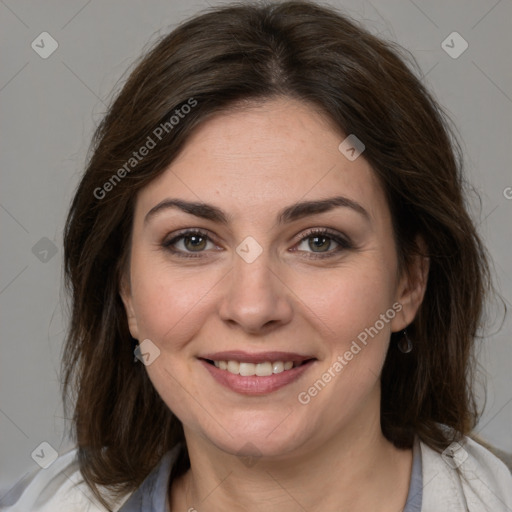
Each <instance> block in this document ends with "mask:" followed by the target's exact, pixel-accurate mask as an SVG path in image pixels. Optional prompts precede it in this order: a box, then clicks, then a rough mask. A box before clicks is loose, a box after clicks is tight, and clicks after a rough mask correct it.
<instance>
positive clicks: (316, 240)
mask: <svg viewBox="0 0 512 512" xmlns="http://www.w3.org/2000/svg"><path fill="white" fill-rule="evenodd" d="M313 240H314V244H315V245H314V247H316V248H317V249H321V248H322V245H325V242H326V241H327V247H328V246H329V242H328V241H329V237H326V236H315V237H313ZM318 240H323V241H324V243H323V244H322V243H321V244H319V245H318V244H317V242H318ZM312 248H313V247H312Z"/></svg>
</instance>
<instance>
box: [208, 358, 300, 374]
mask: <svg viewBox="0 0 512 512" xmlns="http://www.w3.org/2000/svg"><path fill="white" fill-rule="evenodd" d="M213 364H214V365H215V366H216V367H217V368H220V369H221V370H227V371H228V372H230V373H234V374H235V375H242V376H243V377H250V376H252V375H257V376H258V377H268V376H269V375H272V374H273V373H281V372H284V371H285V370H291V369H292V368H293V367H294V363H293V361H286V362H283V361H276V362H270V361H268V362H264V363H258V364H254V363H239V362H238V361H214V362H213ZM295 366H299V364H297V365H295Z"/></svg>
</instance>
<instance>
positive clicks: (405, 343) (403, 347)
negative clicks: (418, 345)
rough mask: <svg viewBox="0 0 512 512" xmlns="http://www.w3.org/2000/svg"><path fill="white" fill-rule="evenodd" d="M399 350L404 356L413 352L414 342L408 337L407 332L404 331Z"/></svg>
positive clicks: (399, 341) (399, 342)
mask: <svg viewBox="0 0 512 512" xmlns="http://www.w3.org/2000/svg"><path fill="white" fill-rule="evenodd" d="M397 345H398V350H400V352H402V353H403V354H408V353H409V352H410V351H411V350H412V341H411V338H409V336H407V330H406V329H404V330H403V331H402V337H401V338H400V340H398V343H397Z"/></svg>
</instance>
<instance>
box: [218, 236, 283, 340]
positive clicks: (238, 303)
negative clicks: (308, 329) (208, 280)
mask: <svg viewBox="0 0 512 512" xmlns="http://www.w3.org/2000/svg"><path fill="white" fill-rule="evenodd" d="M272 263H273V262H272V261H271V258H270V254H269V252H268V249H264V248H263V247H262V246H261V245H259V244H258V243H257V242H256V241H255V240H254V239H251V238H250V237H248V239H245V240H244V241H243V242H242V243H241V244H240V245H239V246H238V247H237V249H236V254H235V255H234V261H233V271H232V272H231V273H230V274H231V279H230V282H229V286H228V287H227V290H226V292H225V295H224V297H223V301H222V306H221V308H220V314H221V317H222V318H223V319H224V320H225V321H230V322H235V323H237V324H239V325H240V326H241V327H242V328H243V329H245V330H248V331H257V330H259V329H261V328H262V327H264V326H266V325H267V324H270V323H275V324H278V323H286V322H288V321H289V320H290V318H291V313H292V308H291V304H290V303H289V297H288V295H287V293H286V287H285V286H284V285H283V283H282V282H281V280H280V279H278V277H277V276H276V275H275V274H276V270H274V269H273V268H272V267H273V266H274V267H275V265H273V264H272Z"/></svg>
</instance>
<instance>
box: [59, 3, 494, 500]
mask: <svg viewBox="0 0 512 512" xmlns="http://www.w3.org/2000/svg"><path fill="white" fill-rule="evenodd" d="M415 66H416V67H417V64H416V63H415V61H414V58H413V57H412V56H411V55H410V54H409V53H408V52H406V51H405V50H404V49H403V48H401V47H399V46H398V45H396V44H395V43H392V42H386V41H384V40H382V39H380V38H378V37H376V36H374V35H372V34H371V33H370V32H369V31H368V30H366V29H365V28H363V27H362V26H361V25H360V24H359V23H358V22H357V21H354V20H352V19H351V18H349V17H348V16H346V15H344V14H342V13H340V12H338V11H336V10H334V9H333V8H330V7H325V6H322V5H319V4H316V3H312V2H305V1H289V2H276V3H269V2H265V3H259V4H255V3H247V4H245V3H243V4H242V3H232V4H229V5H226V6H222V7H217V8H212V9H209V10H208V11H206V12H203V13H200V14H199V15H197V16H195V17H193V18H191V19H189V20H187V21H186V22H184V23H182V24H181V25H179V26H178V27H177V28H175V29H174V30H173V31H172V32H171V33H169V34H167V35H165V36H164V37H162V38H160V39H159V40H158V41H157V42H156V43H155V44H154V45H153V46H152V48H150V49H149V50H148V51H147V52H146V54H145V55H144V56H143V57H142V58H141V60H140V61H139V62H138V63H137V64H136V66H135V67H134V69H133V71H132V72H131V73H130V75H129V77H128V78H127V80H126V82H125V83H124V86H123V87H122V89H121V90H120V92H118V94H117V96H116V97H115V98H114V100H113V102H112V104H111V106H110V107H109V109H108V112H107V113H106V115H105V116H104V118H103V120H102V122H101V124H100V125H99V126H98V128H97V130H96V132H95V135H94V138H93V142H92V146H91V153H90V157H89V160H88V164H87V168H86V170H85V173H84V174H83V176H82V178H81V181H80V183H79V185H78V187H77V190H76V192H75V195H74V198H73V200H72V204H71V207H70V210H69V214H68V217H67V220H66V225H65V231H64V269H65V280H66V289H67V290H68V291H69V294H70V297H71V307H70V325H69V329H68V333H67V338H66V344H65V350H64V355H63V359H62V371H63V398H64V403H65V404H67V405H68V406H69V405H70V404H69V403H71V405H70V406H71V407H73V435H74V437H76V442H77V446H78V454H79V464H80V470H81V473H82V475H83V477H84V479H85V481H86V482H87V484H88V485H89V486H90V487H91V489H93V491H94V492H95V494H96V495H97V497H98V498H99V499H100V500H101V501H102V502H103V503H104V504H106V505H107V504H108V502H107V501H106V500H107V498H106V494H105V493H101V492H100V489H99V486H106V488H107V489H109V490H111V491H112V492H113V493H114V494H116V493H125V492H128V491H132V490H134V489H136V488H137V487H138V486H139V485H140V484H141V482H142V481H143V480H144V478H145V477H146V476H147V475H148V473H149V472H150V471H151V469H152V468H153V467H154V466H155V465H156V464H157V463H158V461H159V460H160V458H161V457H162V456H163V454H164V453H165V452H167V451H168V450H170V449H171V448H173V447H174V446H175V445H176V444H177V443H179V442H184V435H183V428H182V425H181V422H180V421H179V420H178V419H177V418H176V416H175V415H174V414H173V413H172V412H171V411H170V410H169V408H168V407H167V406H166V404H165V403H164V402H163V401H162V399H161V398H160V396H159V395H158V393H157V392H156V391H155V389H154V387H153V385H152V384H151V382H150V380H149V378H148V376H147V373H146V371H145V368H144V366H143V365H142V364H134V352H133V349H134V346H133V340H132V338H131V336H130V332H129V330H128V324H127V318H126V313H125V309H124V306H123V303H122V301H121V298H120V295H119V286H120V279H121V275H122V271H123V269H124V268H125V265H126V263H127V258H128V251H129V242H130V236H131V228H132V220H133V210H134V200H135V197H136V195H137V192H138V191H139V190H141V189H142V188H143V187H144V186H146V185H147V184H148V183H149V182H151V181H152V180H153V179H155V178H156V177H157V176H158V175H159V174H160V173H162V172H163V171H164V170H165V169H166V168H167V167H168V166H169V164H170V163H171V162H172V161H173V159H175V157H176V156H177V155H178V153H179V152H180V150H181V149H182V148H183V146H184V144H185V143H186V142H187V140H188V138H189V136H190V135H191V133H192V132H193V130H194V128H196V127H197V126H198V125H199V124H200V123H202V122H204V121H205V120H206V119H208V118H209V117H210V116H212V115H214V114H216V113H219V112H223V111H229V110H230V109H233V108H237V106H239V105H241V104H242V105H243V104H244V102H263V101H266V100H268V99H271V98H276V97H283V96H284V97H290V98H295V99H298V100H300V101H303V102H306V103H308V104H310V105H313V106H314V107H315V108H316V109H317V110H319V111H321V112H323V113H324V114H325V116H326V117H327V118H328V119H330V120H331V121H332V122H333V123H334V125H335V126H337V127H338V128H339V129H340V131H341V132H342V133H345V134H350V133H354V134H356V135H357V137H358V138H359V139H361V140H362V141H363V142H364V144H365V146H366V149H365V152H364V158H366V159H367V160H368V162H369V163H370V164H371V166H372V168H373V170H374V172H375V174H376V176H377V177H378V179H379V180H380V183H381V185H382V187H383V190H384V191H385V194H386V198H387V201H388V205H389V208H390V211H391V214H392V221H393V229H394V236H395V244H396V250H397V255H398V260H399V265H400V269H401V270H402V271H407V268H408V264H409V262H410V261H411V258H412V257H413V256H414V255H415V254H418V253H419V252H420V248H419V247H418V246H417V245H416V244H415V240H416V238H417V236H418V235H419V236H420V237H421V238H422V239H423V240H424V242H425V245H426V248H427V253H428V257H429V258H430V270H429V277H428V282H427V288H426V293H425V296H424V300H423V303H422V305H421V307H420V309H419V311H418V313H417V316H416V318H415V319H414V321H413V322H412V324H411V325H410V326H409V327H408V333H409V335H410V336H411V338H413V339H414V347H415V349H414V350H413V351H412V352H411V353H410V354H407V355H405V354H402V353H401V352H400V351H399V350H397V348H396V344H395V343H391V344H390V348H389V351H388V353H387V356H386V360H385V364H384V368H383V371H382V376H381V383H382V399H381V427H382V431H383V434H384V435H385V436H386V438H387V439H389V440H390V441H391V442H393V443H394V444H395V445H396V446H397V447H410V446H411V445H412V442H413V438H414V436H415V435H418V436H419V438H420V439H422V440H423V441H424V442H425V443H427V444H428V445H429V446H431V447H433V448H435V449H437V450H442V449H443V448H445V447H446V446H448V445H449V444H450V443H451V442H452V441H454V440H456V439H459V438H460V437H461V436H462V435H464V434H467V433H469V432H470V431H471V430H472V428H473V427H474V425H475V423H476V421H477V418H478V410H477V407H476V401H475V398H474V393H473V390H472V382H473V370H474V367H475V357H474V351H473V348H474V342H475V339H476V338H477V329H478V328H479V326H480V323H481V318H482V311H483V305H484V299H485V296H486V294H487V292H488V291H489V290H490V288H491V284H490V278H489V275H490V274H489V266H488V263H487V256H486V252H485V249H484V247H483V245H482V243H481V241H480V239H479V236H478V234H477V232H476V229H475V225H474V223H473V222H472V220H471V218H470V215H469V213H468V211H469V209H468V204H467V200H466V195H465V194H466V183H465V181H464V177H463V172H462V167H463V158H462V151H461V148H460V144H459V143H458V142H457V139H456V137H455V136H454V133H453V129H452V128H450V126H451V123H450V121H449V118H448V116H446V114H445V113H444V111H443V109H442V108H441V107H440V106H439V105H438V103H437V102H436V100H435V99H434V98H433V96H432V95H431V93H429V92H428V90H427V89H426V87H425V86H424V85H423V84H422V82H421V78H419V77H418V76H417V74H416V73H415V70H414V69H413V68H414V67H415ZM191 100H193V101H195V102H196V104H195V106H194V107H193V108H190V109H189V110H190V111H189V113H188V114H187V115H186V116H182V117H180V120H179V122H178V123H177V124H175V125H174V124H173V125H172V129H171V128H170V119H171V116H172V115H173V113H176V115H177V111H178V112H180V111H183V112H184V111H185V109H184V105H186V104H189V105H190V104H191ZM187 111H188V110H187ZM166 123H167V124H166ZM162 126H167V128H168V130H165V135H164V136H162V137H161V140H159V141H158V143H157V144H156V145H155V147H154V148H152V149H151V151H149V152H147V155H146V156H144V158H141V159H140V160H138V159H137V161H136V162H135V161H131V160H130V159H131V158H133V157H134V155H133V153H134V151H135V150H137V149H138V148H141V147H142V146H144V145H147V143H148V137H149V136H152V134H153V136H152V138H153V139H155V135H154V134H155V130H158V128H159V127H160V129H162ZM156 133H160V132H156ZM162 133H163V132H162ZM127 162H131V163H130V167H129V168H128V167H127V166H126V164H127ZM132 164H133V165H132ZM123 168H124V170H125V171H126V172H122V171H121V169H123ZM114 175H117V176H118V177H119V179H117V178H115V177H114ZM121 178H122V179H121ZM107 183H109V184H110V185H107ZM106 190H108V193H106V192H105V191H106ZM102 191H103V192H102ZM393 336H394V335H393ZM392 341H394V340H392ZM68 402H69V403H68ZM446 427H449V428H448V429H447V428H446ZM188 467H189V461H188V456H187V455H185V456H184V457H183V458H182V459H180V461H179V462H178V464H177V465H176V468H175V476H178V475H179V474H182V473H183V472H185V471H186V470H187V468H188Z"/></svg>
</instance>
